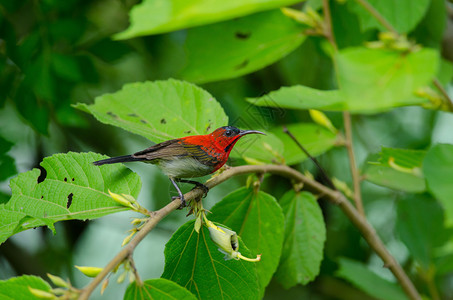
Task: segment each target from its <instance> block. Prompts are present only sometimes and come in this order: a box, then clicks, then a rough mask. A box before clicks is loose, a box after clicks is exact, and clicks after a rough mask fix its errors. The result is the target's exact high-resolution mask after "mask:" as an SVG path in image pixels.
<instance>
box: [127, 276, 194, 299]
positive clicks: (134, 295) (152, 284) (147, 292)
mask: <svg viewBox="0 0 453 300" xmlns="http://www.w3.org/2000/svg"><path fill="white" fill-rule="evenodd" d="M123 299H124V300H145V299H153V300H167V299H175V300H196V299H197V298H196V297H195V296H194V295H193V294H192V293H191V292H189V291H188V290H186V289H185V288H183V287H181V286H180V285H178V284H176V283H174V282H173V281H170V280H167V279H163V278H158V279H148V280H145V281H144V282H143V285H138V284H137V282H132V283H131V284H130V285H129V286H128V288H127V290H126V293H125V294H124V298H123Z"/></svg>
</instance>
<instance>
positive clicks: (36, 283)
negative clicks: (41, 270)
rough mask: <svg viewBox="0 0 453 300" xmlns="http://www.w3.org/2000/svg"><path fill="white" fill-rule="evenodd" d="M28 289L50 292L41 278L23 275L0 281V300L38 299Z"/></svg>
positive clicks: (47, 285)
mask: <svg viewBox="0 0 453 300" xmlns="http://www.w3.org/2000/svg"><path fill="white" fill-rule="evenodd" d="M29 287H30V288H34V289H37V290H42V291H45V292H50V289H51V287H50V285H49V284H48V283H47V282H46V281H44V280H43V279H42V278H41V277H37V276H30V275H23V276H20V277H13V278H10V279H8V280H0V298H1V299H4V300H13V299H30V300H33V299H40V298H38V297H36V296H35V295H33V294H32V293H31V292H30V290H29Z"/></svg>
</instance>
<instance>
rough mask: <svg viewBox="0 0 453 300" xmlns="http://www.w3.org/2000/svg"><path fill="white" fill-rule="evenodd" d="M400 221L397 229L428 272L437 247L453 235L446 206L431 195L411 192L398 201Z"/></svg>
mask: <svg viewBox="0 0 453 300" xmlns="http://www.w3.org/2000/svg"><path fill="white" fill-rule="evenodd" d="M396 220H397V222H396V229H397V231H398V234H399V236H400V237H401V240H402V241H403V242H404V244H405V245H406V246H407V248H408V249H409V253H410V254H411V255H412V256H413V257H414V258H415V259H416V260H417V261H418V262H419V263H420V264H421V265H422V266H423V268H424V270H425V271H428V270H429V268H430V265H431V264H432V263H433V260H434V259H435V253H434V251H435V249H436V248H438V247H440V246H442V245H443V244H445V242H446V241H447V240H448V239H449V237H450V236H451V232H450V231H448V230H446V229H445V227H444V212H443V210H442V207H441V206H440V205H439V203H437V202H436V201H435V200H434V199H431V198H429V197H427V196H423V195H410V196H408V197H406V198H404V199H401V200H399V201H398V218H397V219H396ZM433 232H435V233H436V234H433Z"/></svg>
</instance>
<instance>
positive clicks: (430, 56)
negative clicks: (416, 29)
mask: <svg viewBox="0 0 453 300" xmlns="http://www.w3.org/2000/svg"><path fill="white" fill-rule="evenodd" d="M336 61H337V66H338V67H337V71H338V82H339V86H340V87H341V91H342V93H343V95H344V96H345V97H346V99H347V108H348V109H349V110H353V111H368V112H377V111H381V110H385V109H389V108H392V107H397V106H403V105H414V104H421V103H424V102H426V101H427V100H424V99H421V98H417V97H415V96H414V92H415V91H416V90H417V89H419V88H421V87H424V86H426V85H427V84H429V82H430V81H431V80H432V78H433V77H434V76H435V74H436V72H437V68H438V65H439V55H438V53H437V51H435V50H433V49H421V50H418V51H416V52H411V53H402V52H398V51H392V50H385V49H367V48H360V47H358V48H348V49H344V50H341V51H340V52H339V53H338V54H336Z"/></svg>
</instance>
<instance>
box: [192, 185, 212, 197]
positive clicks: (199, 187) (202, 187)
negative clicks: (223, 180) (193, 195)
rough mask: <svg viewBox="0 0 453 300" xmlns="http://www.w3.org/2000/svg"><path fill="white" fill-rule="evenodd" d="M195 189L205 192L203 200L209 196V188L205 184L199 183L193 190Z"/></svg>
mask: <svg viewBox="0 0 453 300" xmlns="http://www.w3.org/2000/svg"><path fill="white" fill-rule="evenodd" d="M194 189H202V190H203V198H205V197H206V196H207V195H208V192H209V188H208V187H207V186H206V185H204V184H203V183H199V182H197V183H196V184H195V187H194V188H193V190H194Z"/></svg>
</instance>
